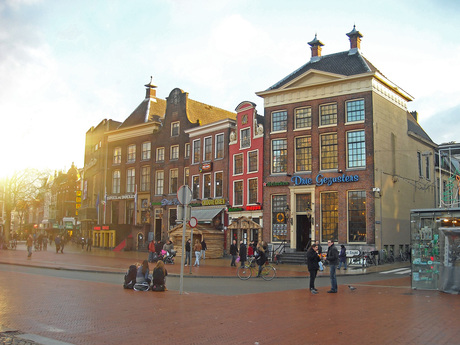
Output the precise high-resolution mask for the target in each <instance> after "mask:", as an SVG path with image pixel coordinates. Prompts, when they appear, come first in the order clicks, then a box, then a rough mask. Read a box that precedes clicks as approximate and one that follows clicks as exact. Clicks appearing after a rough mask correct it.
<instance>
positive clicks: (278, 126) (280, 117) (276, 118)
mask: <svg viewBox="0 0 460 345" xmlns="http://www.w3.org/2000/svg"><path fill="white" fill-rule="evenodd" d="M286 129H287V111H275V112H274V113H272V132H277V131H285V130H286Z"/></svg>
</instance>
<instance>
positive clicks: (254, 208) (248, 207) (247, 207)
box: [246, 205, 262, 211]
mask: <svg viewBox="0 0 460 345" xmlns="http://www.w3.org/2000/svg"><path fill="white" fill-rule="evenodd" d="M261 209H262V206H260V205H257V206H246V211H257V210H261Z"/></svg>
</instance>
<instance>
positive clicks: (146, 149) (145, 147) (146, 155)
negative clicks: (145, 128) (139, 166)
mask: <svg viewBox="0 0 460 345" xmlns="http://www.w3.org/2000/svg"><path fill="white" fill-rule="evenodd" d="M151 149H152V143H151V142H150V141H147V142H145V143H142V160H143V161H146V160H149V159H150V157H151Z"/></svg>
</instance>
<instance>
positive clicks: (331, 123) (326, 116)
mask: <svg viewBox="0 0 460 345" xmlns="http://www.w3.org/2000/svg"><path fill="white" fill-rule="evenodd" d="M332 106H335V115H334V113H325V114H323V109H326V108H329V107H332ZM330 118H332V119H333V120H332V121H331V120H329V119H330ZM323 120H327V121H324V123H323ZM337 120H338V105H337V102H330V103H325V104H321V105H320V106H319V127H329V126H337Z"/></svg>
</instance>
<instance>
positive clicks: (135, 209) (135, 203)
mask: <svg viewBox="0 0 460 345" xmlns="http://www.w3.org/2000/svg"><path fill="white" fill-rule="evenodd" d="M133 220H134V221H133V223H134V225H136V224H137V184H135V185H134V215H133Z"/></svg>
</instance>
